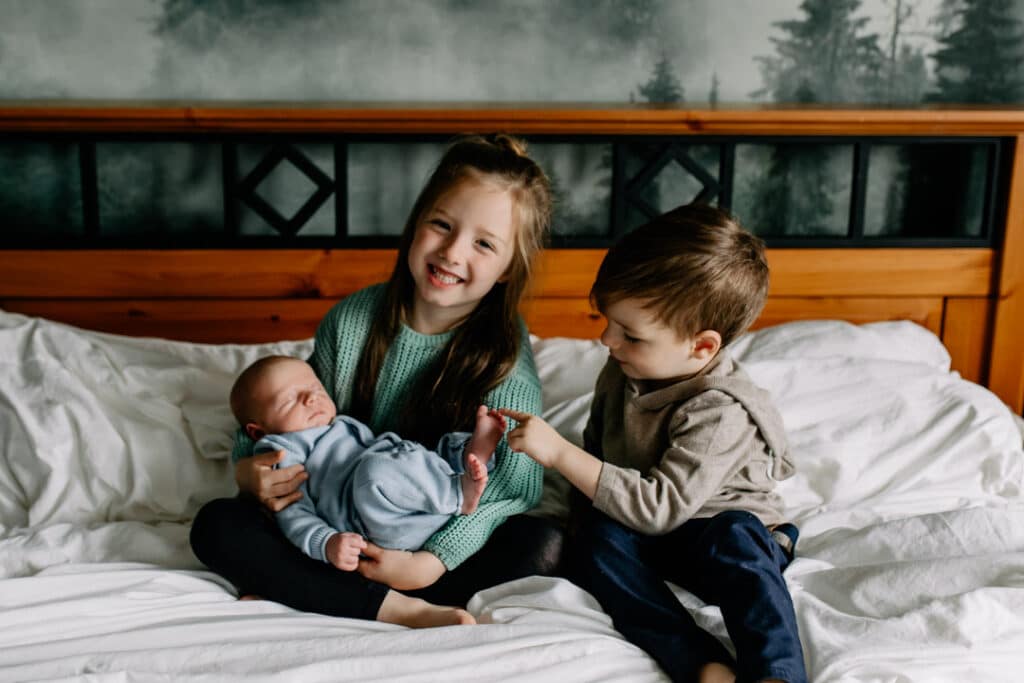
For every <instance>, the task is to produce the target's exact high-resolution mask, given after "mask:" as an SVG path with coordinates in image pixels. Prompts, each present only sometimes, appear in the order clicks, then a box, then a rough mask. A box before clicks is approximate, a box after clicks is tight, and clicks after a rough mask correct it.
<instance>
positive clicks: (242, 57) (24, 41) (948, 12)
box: [0, 0, 1024, 106]
mask: <svg viewBox="0 0 1024 683" xmlns="http://www.w3.org/2000/svg"><path fill="white" fill-rule="evenodd" d="M1022 38H1024V0H493V1H492V0H89V1H88V2H84V1H83V0H0V99H28V98H71V99H82V98H99V99H146V100H149V99H175V100H181V99H184V100H299V101H301V100H330V101H349V102H356V101H469V102H473V101H510V102H552V101H578V102H608V103H615V102H619V103H621V102H631V101H637V102H689V103H695V104H696V103H704V104H707V103H711V104H717V103H730V102H731V103H748V102H775V103H800V104H807V103H829V104H836V103H838V104H876V105H901V106H913V105H916V104H921V103H927V102H956V103H972V104H999V103H1019V102H1022V101H1024V39H1022Z"/></svg>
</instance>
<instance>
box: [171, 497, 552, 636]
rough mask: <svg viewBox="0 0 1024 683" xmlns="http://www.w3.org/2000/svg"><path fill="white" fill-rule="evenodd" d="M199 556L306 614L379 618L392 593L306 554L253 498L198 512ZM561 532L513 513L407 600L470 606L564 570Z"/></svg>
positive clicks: (241, 584) (195, 539)
mask: <svg viewBox="0 0 1024 683" xmlns="http://www.w3.org/2000/svg"><path fill="white" fill-rule="evenodd" d="M189 540H190V541H191V543H192V550H193V551H194V552H195V554H196V557H198V558H199V559H200V561H202V562H203V564H205V565H206V566H207V567H209V568H210V569H212V570H213V571H215V572H217V573H218V574H220V575H221V576H223V577H224V578H226V579H227V580H228V581H231V582H232V583H233V584H235V585H236V586H237V587H238V589H239V590H240V591H241V592H242V593H253V594H256V595H259V596H261V597H263V598H266V599H267V600H273V601H274V602H280V603H283V604H285V605H288V606H289V607H293V608H295V609H298V610H302V611H304V612H318V613H320V614H328V615H331V616H336V617H353V618H357V619H376V618H377V612H378V611H379V610H380V605H381V602H383V600H384V596H385V595H386V594H387V592H388V590H389V589H388V587H387V586H386V585H384V584H381V583H376V582H374V581H370V580H368V579H365V578H363V576H362V575H361V574H359V573H358V572H347V571H341V570H339V569H336V568H335V567H334V566H333V565H331V564H330V563H327V562H320V561H318V560H314V559H313V558H311V557H309V556H307V555H306V554H305V553H303V552H302V551H301V550H299V549H298V548H297V547H295V546H294V545H292V543H291V542H290V541H289V540H288V539H287V538H285V537H284V535H283V534H282V533H281V531H280V530H279V529H278V527H277V523H276V522H275V521H274V519H273V517H272V516H271V515H270V514H268V513H265V512H264V509H263V507H262V506H261V505H260V504H259V503H257V502H256V501H255V500H252V499H248V498H219V499H217V500H213V501H210V502H209V503H207V504H206V505H204V506H203V507H202V509H200V510H199V513H198V514H197V515H196V518H195V521H194V522H193V524H192V533H191V536H190V539H189ZM561 549H562V532H561V530H560V528H559V527H558V526H557V525H556V524H555V523H553V522H551V521H548V520H545V519H541V518H539V517H529V516H527V515H515V516H513V517H510V518H509V519H508V520H507V521H506V522H505V523H504V524H502V525H501V526H499V527H498V528H497V529H496V530H495V531H494V533H493V534H491V537H490V539H488V541H487V543H486V544H485V545H484V547H483V548H481V549H480V550H479V551H478V552H477V553H476V554H475V555H473V556H472V557H470V558H469V559H467V560H466V561H465V562H463V563H462V564H461V565H459V566H458V567H456V568H455V569H453V570H451V571H448V572H445V573H444V575H443V576H442V577H441V578H440V579H439V580H438V581H437V582H436V583H434V584H433V585H432V586H428V587H427V588H424V589H422V590H418V591H408V592H407V594H408V595H412V596H415V597H419V598H423V599H424V600H429V601H430V602H433V603H436V604H439V605H459V606H464V605H465V604H466V602H467V601H468V600H469V599H470V598H471V597H472V596H473V594H474V593H476V592H477V591H479V590H482V589H484V588H487V587H489V586H494V585H497V584H499V583H503V582H505V581H511V580H512V579H518V578H521V577H523V576H530V575H533V574H540V575H547V576H549V575H552V574H555V573H556V571H557V570H558V561H559V557H560V554H561Z"/></svg>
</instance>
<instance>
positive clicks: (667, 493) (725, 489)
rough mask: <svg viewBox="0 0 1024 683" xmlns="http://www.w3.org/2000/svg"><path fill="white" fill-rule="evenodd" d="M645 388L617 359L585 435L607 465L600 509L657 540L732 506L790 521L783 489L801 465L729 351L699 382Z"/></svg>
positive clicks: (604, 378)
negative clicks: (781, 494)
mask: <svg viewBox="0 0 1024 683" xmlns="http://www.w3.org/2000/svg"><path fill="white" fill-rule="evenodd" d="M641 392H642V389H641V386H640V384H639V383H637V382H636V381H635V380H632V379H630V378H628V377H626V376H625V375H624V374H623V373H622V370H621V369H620V367H619V364H618V363H617V362H615V361H614V360H611V359H609V361H608V363H607V364H606V365H605V367H604V369H603V370H602V371H601V374H600V376H599V377H598V379H597V386H596V388H595V392H594V402H593V404H592V405H591V409H590V420H589V421H588V423H587V427H586V429H585V430H584V434H583V438H584V445H585V447H586V449H587V451H588V452H590V453H592V454H594V455H595V456H597V457H599V458H601V459H602V460H604V464H603V465H602V468H601V475H600V478H599V480H598V485H597V493H596V495H595V496H594V507H596V508H597V509H598V510H601V511H602V512H604V513H605V514H607V515H608V516H610V517H611V518H613V519H615V520H617V521H619V522H621V523H622V524H625V525H626V526H628V527H630V528H632V529H634V530H636V531H638V532H640V533H643V534H647V535H649V536H656V535H661V534H666V533H668V532H670V531H672V530H674V529H676V528H678V527H679V526H680V525H682V524H683V523H684V522H686V521H688V520H690V519H692V518H696V517H712V516H714V515H716V514H718V513H719V512H724V511H726V510H746V511H748V512H751V513H753V514H755V515H757V517H758V518H760V519H761V521H762V522H763V523H764V524H765V525H767V526H771V525H773V524H778V523H779V522H782V521H784V520H783V517H782V499H781V498H780V497H779V496H778V494H776V493H775V492H774V491H773V489H774V488H775V482H776V481H779V480H782V479H786V478H788V477H790V476H791V475H792V474H793V471H794V467H793V462H792V460H791V459H790V455H789V447H788V444H787V441H786V434H785V430H784V428H783V424H782V416H781V415H779V412H778V410H776V409H775V406H774V405H773V404H772V400H771V396H770V395H769V394H768V392H767V391H765V390H764V389H761V388H760V387H758V386H756V385H755V384H754V383H753V382H752V381H751V380H750V378H749V377H748V376H747V374H746V373H745V372H743V370H741V369H740V368H739V366H738V365H737V364H736V362H735V361H734V360H733V359H732V357H731V356H729V355H728V354H727V352H726V351H724V350H723V351H721V352H720V353H719V355H718V356H717V357H716V358H715V360H713V361H712V362H711V363H710V364H709V365H708V366H707V367H705V368H704V369H703V370H702V371H701V372H700V373H698V374H697V375H695V376H693V377H691V378H689V379H685V380H682V381H680V382H677V383H676V384H673V385H670V386H667V387H662V388H659V389H655V390H652V391H648V392H646V393H641Z"/></svg>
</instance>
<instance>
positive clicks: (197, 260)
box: [0, 249, 995, 298]
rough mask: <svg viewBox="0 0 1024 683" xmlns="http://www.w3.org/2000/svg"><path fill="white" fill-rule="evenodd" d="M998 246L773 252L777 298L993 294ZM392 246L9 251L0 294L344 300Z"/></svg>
mask: <svg viewBox="0 0 1024 683" xmlns="http://www.w3.org/2000/svg"><path fill="white" fill-rule="evenodd" d="M603 256H604V252H603V251H602V250H599V249H549V250H548V251H546V252H545V253H544V256H543V258H542V259H541V263H540V264H539V266H538V269H537V277H536V278H535V282H534V284H533V286H532V287H531V292H532V294H534V295H535V296H540V297H583V298H586V296H587V294H588V292H589V291H590V285H591V284H592V283H593V280H594V276H595V275H596V274H597V269H598V266H599V265H600V263H601V259H602V258H603ZM994 259H995V254H994V252H993V251H992V250H991V249H770V250H768V262H769V265H770V268H771V273H772V275H771V290H770V295H771V296H869V297H870V296H875V297H879V296H893V297H921V296H988V295H990V294H992V293H993V284H992V282H993V261H994ZM394 263H395V252H394V251H392V250H388V249H348V250H312V249H262V250H258V251H256V250H239V249H224V250H203V249H190V250H185V249H182V250H166V251H162V250H161V251H158V250H144V249H143V250H95V249H93V250H87V249H83V250H7V251H0V273H3V277H2V278H0V297H8V298H63V297H68V298H95V297H110V298H117V297H133V296H134V297H139V298H160V297H168V298H181V297H196V298H207V297H212V298H232V297H238V298H254V297H321V296H323V297H339V296H343V295H345V294H348V293H351V292H354V291H355V290H357V289H359V288H361V287H364V286H366V285H367V284H369V283H373V282H382V281H384V280H386V279H387V278H388V276H389V275H390V273H391V271H392V269H393V268H394Z"/></svg>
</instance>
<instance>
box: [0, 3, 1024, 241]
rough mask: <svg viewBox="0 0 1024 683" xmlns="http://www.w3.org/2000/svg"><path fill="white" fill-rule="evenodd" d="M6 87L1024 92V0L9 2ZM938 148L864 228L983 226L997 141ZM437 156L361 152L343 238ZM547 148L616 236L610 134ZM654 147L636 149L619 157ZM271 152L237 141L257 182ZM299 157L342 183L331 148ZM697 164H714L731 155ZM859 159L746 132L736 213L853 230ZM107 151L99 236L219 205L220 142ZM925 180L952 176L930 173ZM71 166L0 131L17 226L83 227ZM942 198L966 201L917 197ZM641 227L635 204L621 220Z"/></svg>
mask: <svg viewBox="0 0 1024 683" xmlns="http://www.w3.org/2000/svg"><path fill="white" fill-rule="evenodd" d="M5 99H6V100H19V99H21V100H30V99H58V100H60V99H99V100H110V99H118V100H144V101H149V100H174V101H193V102H194V101H209V100H245V101H253V100H256V101H267V100H270V101H294V102H308V101H333V102H396V103H401V102H410V101H425V102H429V101H437V102H470V103H472V102H496V101H503V102H510V103H528V102H597V103H606V104H610V105H614V104H618V103H628V102H637V103H645V102H652V103H682V104H683V105H684V106H685V105H691V106H694V107H705V106H709V105H710V106H724V105H728V104H730V103H767V104H771V103H780V104H787V105H797V106H800V105H803V106H815V105H822V104H824V105H833V104H838V105H848V106H865V105H867V106H900V107H914V106H922V105H930V104H932V103H957V104H972V105H1001V104H1017V103H1022V102H1024V0H495V1H489V0H416V1H412V0H89V1H87V2H86V1H83V0H0V100H5ZM694 143H696V141H694ZM926 147H927V146H926ZM926 147H925V148H921V149H916V150H910V149H908V148H907V147H901V146H898V145H896V146H892V147H889V148H880V149H879V150H877V153H875V154H873V155H872V159H871V167H870V177H869V179H868V183H867V188H866V197H865V212H864V213H865V224H864V231H865V234H867V235H886V234H894V233H902V232H907V231H908V230H909V231H910V232H913V230H914V228H913V227H912V226H911V227H909V228H908V224H909V223H915V222H916V223H918V224H932V223H933V222H934V220H938V221H939V222H940V223H943V224H946V225H947V226H948V227H947V228H943V230H946V231H947V232H952V233H954V234H961V235H968V236H970V235H974V234H977V231H978V230H980V226H981V221H982V218H981V214H982V205H981V202H980V200H979V199H977V196H980V195H979V194H978V193H983V191H984V188H983V186H984V182H985V172H986V171H985V169H986V164H987V163H988V161H987V159H988V157H987V156H986V154H987V152H985V150H984V149H982V150H979V149H977V148H972V147H970V146H964V147H963V148H962V149H958V150H957V151H956V153H955V154H954V155H953V158H952V161H951V158H950V156H949V153H948V150H949V149H950V148H948V147H947V148H945V149H944V150H943V151H941V154H940V153H939V151H937V150H929V149H927V148H926ZM440 149H441V147H440V146H438V145H431V144H423V145H388V146H382V145H375V146H373V145H370V146H363V147H360V146H359V145H353V146H351V147H350V150H349V160H348V163H349V171H348V190H349V198H348V199H349V201H348V203H347V206H348V209H347V210H348V218H349V224H350V226H351V231H352V232H353V233H355V234H380V233H384V234H393V233H395V232H397V231H398V230H399V229H400V227H401V223H402V221H403V220H404V213H405V211H406V210H407V208H408V206H409V205H411V203H412V198H413V197H414V195H415V193H416V191H417V190H418V188H419V185H420V183H421V182H422V180H423V178H424V177H425V175H426V173H427V172H429V169H430V167H431V165H432V164H433V163H434V161H436V158H437V156H438V154H439V152H440ZM533 150H534V152H535V154H536V156H537V157H538V159H539V160H540V161H541V162H542V164H543V165H544V166H545V168H546V169H547V170H548V171H549V172H550V174H551V175H552V177H553V180H554V182H555V185H556V192H557V194H558V198H559V200H560V201H559V203H558V207H559V208H558V216H557V219H556V223H555V228H556V230H557V231H558V232H561V233H562V234H580V235H589V234H596V235H599V234H602V233H604V232H605V231H606V230H607V227H608V226H607V223H608V213H609V206H610V204H609V202H610V200H609V192H610V180H611V169H610V163H609V159H610V146H609V145H605V144H587V145H584V144H535V145H534V146H533ZM657 153H658V151H657V150H656V149H653V148H652V149H645V147H644V146H643V145H638V146H637V147H636V149H633V150H631V151H630V154H629V156H628V158H627V160H626V170H627V171H629V170H630V169H634V170H635V169H639V168H642V167H643V166H644V164H646V163H647V162H648V161H649V160H650V159H651V158H653V155H656V154H657ZM260 154H262V150H260V149H249V150H246V149H243V150H241V159H240V160H241V162H242V163H243V168H242V169H241V172H242V173H243V174H244V173H246V172H247V167H245V166H244V164H249V167H251V166H253V165H255V164H256V163H258V160H259V158H260ZM306 154H307V155H308V156H309V158H310V159H311V160H312V161H313V162H314V163H316V164H317V165H318V166H319V167H321V168H322V169H323V170H324V172H325V173H327V174H332V173H333V169H332V166H331V158H330V154H329V148H324V149H317V148H315V146H311V147H309V148H308V149H307V150H306ZM688 154H689V155H690V156H691V158H692V159H693V160H694V161H695V162H696V163H699V164H700V165H701V166H703V168H705V169H706V171H707V173H708V175H709V177H713V176H715V175H716V174H717V172H718V170H717V154H718V150H717V148H702V147H698V146H691V147H690V148H689V151H688ZM851 154H852V152H851V148H850V147H849V146H845V145H832V146H829V145H815V146H783V145H769V144H749V145H741V146H740V147H738V148H737V151H736V172H735V173H736V174H735V178H734V187H735V193H734V197H733V208H734V209H735V210H736V211H737V212H738V213H740V215H741V217H742V218H744V220H746V221H747V222H748V223H750V224H751V225H752V227H753V228H754V229H755V230H758V231H759V232H762V233H764V234H797V235H799V234H810V235H841V234H844V233H845V232H846V229H847V226H846V220H847V217H848V215H849V210H850V201H851V199H850V197H851V188H850V177H849V168H850V163H851V159H852V156H851ZM96 159H97V171H98V179H99V188H98V189H99V196H98V204H99V213H100V218H101V223H102V226H103V232H104V234H119V233H122V232H124V233H131V232H132V231H133V230H135V229H137V227H136V226H138V225H139V224H140V222H144V223H145V224H146V225H147V226H149V227H150V228H151V229H159V230H162V231H164V232H168V231H170V232H174V231H182V230H184V231H190V230H200V231H201V230H206V229H211V226H217V225H219V224H220V222H221V221H222V219H223V213H224V210H223V205H222V193H221V191H220V190H219V189H218V188H217V186H216V183H217V180H218V177H219V173H220V168H219V163H220V162H219V154H218V152H217V150H216V149H215V148H214V146H204V145H201V144H189V143H163V144H161V143H154V144H151V145H148V146H147V145H120V144H116V143H102V142H101V143H100V144H98V145H97V150H96ZM953 162H955V163H953ZM923 171H928V172H932V173H947V174H953V177H951V178H950V177H947V178H946V179H945V180H943V181H942V182H939V183H938V184H935V183H932V182H931V181H930V180H928V179H927V178H925V180H928V182H923V181H922V178H924V176H923V175H922V172H923ZM78 172H79V170H78V165H77V157H76V150H75V149H74V146H73V145H67V144H63V145H62V144H46V143H40V144H32V145H29V144H24V143H16V144H12V143H8V142H4V141H0V212H3V214H4V215H5V216H6V217H7V218H8V221H7V223H8V225H7V226H5V227H6V230H7V231H8V232H12V231H13V232H17V231H22V232H26V233H30V232H32V231H35V230H37V229H39V228H40V226H47V225H58V224H59V225H60V226H61V230H62V231H64V232H72V233H74V232H75V231H77V230H80V229H81V217H80V213H81V208H82V199H81V197H80V196H79V195H80V192H79V184H80V179H79V176H78ZM716 179H717V178H713V180H716ZM310 186H311V182H310V180H309V179H308V178H306V177H305V176H303V174H301V173H299V172H298V171H296V170H295V169H294V167H293V166H291V165H289V164H287V163H284V164H281V165H280V166H279V168H278V169H277V170H275V172H274V173H272V174H271V175H270V177H268V178H267V179H266V180H265V181H264V182H263V183H262V184H261V185H260V187H259V188H258V192H259V193H260V196H261V197H263V198H264V199H266V200H267V201H269V202H271V203H272V204H274V205H275V206H277V208H278V210H279V211H281V212H282V215H285V216H286V217H287V216H288V215H290V214H291V213H294V212H295V211H296V210H297V208H298V207H299V206H301V205H302V203H303V201H304V200H305V197H307V196H309V194H310V192H311V191H312V190H311V189H310ZM702 187H703V185H702V184H701V182H700V181H699V179H698V178H697V177H696V176H695V175H694V174H693V173H691V172H690V171H687V170H686V169H685V168H684V167H683V165H681V164H677V163H672V164H669V165H668V166H666V167H665V168H664V169H663V170H662V171H661V172H659V173H658V174H657V175H656V176H655V177H654V178H652V179H651V182H650V183H649V184H648V186H647V187H646V188H645V189H644V190H643V197H642V198H643V201H644V202H645V203H646V205H647V206H648V207H650V208H653V209H656V210H660V209H665V208H670V207H671V206H675V205H677V204H680V203H684V202H686V201H690V200H691V199H693V198H694V197H695V196H696V195H697V194H698V193H699V192H700V191H701V189H702ZM936 188H947V189H948V188H957V190H956V191H957V192H958V193H961V194H963V193H964V192H967V193H975V194H974V195H972V196H974V197H975V198H973V199H969V200H968V201H966V202H962V203H961V204H960V205H957V206H955V207H954V206H945V205H942V203H941V202H939V203H938V204H935V203H934V202H933V203H929V202H927V201H925V200H924V199H923V197H925V196H926V195H928V194H930V195H932V196H935V189H936ZM941 196H942V193H941V192H940V197H941ZM949 201H952V200H949ZM334 208H335V206H334V199H333V198H332V199H331V200H330V201H329V202H327V204H325V205H324V206H323V207H321V209H320V210H319V211H318V213H317V214H316V215H314V216H313V217H312V219H311V220H310V221H309V222H308V223H307V224H306V226H305V227H303V229H302V231H301V234H302V235H329V234H331V231H332V229H333V218H332V212H333V210H334ZM921 211H927V212H930V214H929V215H923V214H922V213H921ZM642 220H644V215H643V213H642V212H639V211H638V210H637V207H636V206H631V207H630V208H629V215H628V216H627V222H628V223H629V224H630V225H635V224H637V223H639V222H641V221H642ZM239 224H240V225H239V228H240V231H241V233H242V234H243V235H246V234H254V235H259V234H273V229H272V228H271V227H269V226H268V225H267V224H266V222H265V221H263V219H261V218H260V217H259V216H257V215H255V214H253V213H251V212H250V211H248V209H246V208H245V207H243V208H242V212H241V214H240V215H239ZM930 229H935V228H930Z"/></svg>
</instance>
